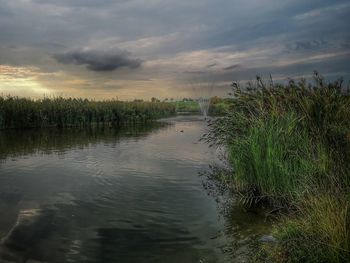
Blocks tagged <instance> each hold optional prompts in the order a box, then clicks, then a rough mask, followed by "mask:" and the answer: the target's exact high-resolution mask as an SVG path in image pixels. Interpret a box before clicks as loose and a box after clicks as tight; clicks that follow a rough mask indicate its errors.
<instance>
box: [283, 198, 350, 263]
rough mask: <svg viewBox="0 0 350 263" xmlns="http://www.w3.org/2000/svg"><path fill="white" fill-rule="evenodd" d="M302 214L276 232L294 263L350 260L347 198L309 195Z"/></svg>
mask: <svg viewBox="0 0 350 263" xmlns="http://www.w3.org/2000/svg"><path fill="white" fill-rule="evenodd" d="M301 206H302V207H301V208H300V214H299V215H298V216H297V217H296V218H294V219H292V220H290V219H286V221H285V223H284V224H282V225H281V226H280V228H279V229H278V231H277V233H276V235H277V237H278V238H279V240H280V241H281V242H280V248H282V251H284V252H283V253H285V254H286V255H285V258H289V261H290V262H321V263H322V262H324V263H326V262H338V263H342V262H344V263H345V262H349V259H350V210H349V208H350V206H349V200H348V199H347V198H346V197H344V196H343V197H340V196H334V195H331V194H321V195H319V196H309V197H307V198H306V199H305V200H304V201H303V202H302V204H301Z"/></svg>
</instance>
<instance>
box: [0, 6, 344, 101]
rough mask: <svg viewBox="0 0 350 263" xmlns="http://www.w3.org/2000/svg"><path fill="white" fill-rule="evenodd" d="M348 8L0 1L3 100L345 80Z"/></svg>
mask: <svg viewBox="0 0 350 263" xmlns="http://www.w3.org/2000/svg"><path fill="white" fill-rule="evenodd" d="M349 27H350V2H349V1H348V0H342V1H341V0H309V1H305V0H283V1H281V0H11V1H9V0H0V94H1V93H2V94H14V95H21V96H32V97H42V96H43V95H44V94H46V95H49V94H51V95H56V96H57V95H61V96H75V97H77V96H79V97H88V98H96V99H103V98H115V97H118V98H119V99H134V98H150V97H153V96H156V97H160V98H166V97H174V98H177V97H182V96H187V95H191V93H193V86H196V85H211V84H214V85H215V86H216V88H215V93H217V94H218V95H221V94H225V93H227V91H228V86H229V83H230V82H231V81H233V80H241V81H244V80H249V79H253V78H254V77H255V76H256V75H262V76H268V75H269V74H270V73H271V74H272V76H273V77H274V78H275V79H277V80H280V81H284V80H286V78H287V77H301V76H303V77H308V76H310V74H312V72H313V70H315V69H317V70H318V71H320V72H321V73H322V74H323V75H325V76H326V77H327V78H330V79H331V78H335V77H339V76H343V77H344V78H346V79H349V77H350V63H349V59H350V30H349V29H350V28H349Z"/></svg>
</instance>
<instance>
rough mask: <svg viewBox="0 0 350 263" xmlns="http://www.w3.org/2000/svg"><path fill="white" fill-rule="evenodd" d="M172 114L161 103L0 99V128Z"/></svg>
mask: <svg viewBox="0 0 350 263" xmlns="http://www.w3.org/2000/svg"><path fill="white" fill-rule="evenodd" d="M173 114H175V106H174V105H172V104H170V103H164V102H146V101H133V102H125V101H118V100H105V101H94V100H88V99H79V98H61V97H57V98H43V99H38V100H34V99H29V98H20V97H11V96H8V97H0V129H7V128H29V127H31V128H33V127H50V126H55V127H69V126H91V125H94V124H102V125H107V124H108V125H119V124H122V123H140V122H141V123H142V122H145V121H147V120H154V119H156V118H161V117H167V116H171V115H173Z"/></svg>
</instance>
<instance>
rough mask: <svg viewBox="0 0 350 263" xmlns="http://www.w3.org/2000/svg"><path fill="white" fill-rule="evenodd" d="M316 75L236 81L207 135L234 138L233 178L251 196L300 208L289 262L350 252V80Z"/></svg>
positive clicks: (230, 146) (290, 234)
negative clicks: (243, 83)
mask: <svg viewBox="0 0 350 263" xmlns="http://www.w3.org/2000/svg"><path fill="white" fill-rule="evenodd" d="M314 80H315V81H314V84H307V83H306V81H305V80H301V81H300V82H295V81H293V80H290V81H289V83H288V84H286V85H281V84H274V83H273V81H272V80H271V81H270V82H268V83H265V82H264V81H262V80H261V78H259V77H258V78H257V80H256V82H255V83H248V85H247V86H246V87H241V86H240V85H239V84H238V83H233V85H232V87H233V95H234V100H233V101H232V103H231V106H230V109H229V111H228V114H227V115H226V116H224V117H222V118H219V119H216V120H214V121H212V122H211V123H210V127H211V129H210V132H209V133H208V134H207V135H206V139H207V141H208V142H210V143H211V144H219V145H224V146H226V148H227V150H228V155H229V160H230V163H231V164H232V169H233V173H232V174H231V176H230V182H229V184H230V185H233V186H234V188H235V190H237V191H238V192H239V193H240V194H241V195H242V202H243V203H244V204H246V205H252V204H256V203H257V202H260V201H265V202H268V203H269V204H272V205H274V206H276V207H277V208H288V209H289V211H293V212H294V213H295V218H294V219H293V221H288V220H287V221H286V222H287V223H286V224H285V225H284V226H283V227H281V228H280V230H279V231H280V234H281V233H282V234H281V235H280V236H281V238H280V240H282V243H281V244H282V245H281V248H282V249H283V251H288V253H285V256H280V257H279V258H280V259H281V261H282V262H346V259H349V258H350V252H349V250H350V247H349V244H350V242H349V238H350V232H349V225H350V213H349V212H348V209H349V203H350V200H349V199H350V198H349V190H350V169H349V168H350V166H349V164H350V118H349V116H350V93H349V88H344V87H343V83H342V80H338V81H335V82H333V83H326V82H325V81H324V79H323V78H322V77H321V76H320V75H319V74H318V73H317V72H315V75H314ZM226 180H227V179H226ZM283 233H284V234H283ZM282 254H283V253H282Z"/></svg>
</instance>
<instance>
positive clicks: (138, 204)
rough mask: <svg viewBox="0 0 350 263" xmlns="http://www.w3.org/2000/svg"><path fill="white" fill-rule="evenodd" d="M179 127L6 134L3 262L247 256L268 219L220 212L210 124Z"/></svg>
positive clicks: (1, 185)
mask: <svg viewBox="0 0 350 263" xmlns="http://www.w3.org/2000/svg"><path fill="white" fill-rule="evenodd" d="M170 123H171V124H170V125H169V124H164V123H154V124H149V125H147V126H142V127H137V126H136V127H128V128H123V129H118V130H117V129H113V128H101V127H100V128H98V127H96V128H93V129H64V130H56V129H48V130H28V131H21V132H19V131H6V132H4V131H3V132H0V215H1V216H0V237H1V238H2V244H1V248H0V255H1V257H2V259H3V260H6V261H5V262H25V260H27V259H32V260H37V261H45V262H183V263H185V262H228V261H231V259H232V257H233V256H234V257H235V258H236V259H240V261H242V262H243V261H244V260H245V258H244V256H241V254H242V255H243V254H246V251H247V248H246V246H247V242H248V241H249V240H250V239H252V238H253V237H255V236H256V235H257V234H260V233H265V232H266V231H268V229H267V228H266V229H265V223H264V222H262V221H261V220H257V219H258V218H259V217H258V216H257V215H254V214H247V213H243V212H242V211H241V210H240V208H238V207H234V208H233V209H232V210H230V211H231V212H230V213H228V214H227V216H226V217H221V215H220V209H218V204H217V203H216V201H215V198H213V197H212V196H210V195H208V192H207V191H206V189H204V188H203V186H202V180H203V178H201V177H199V176H198V173H199V172H205V171H207V170H208V164H210V163H213V162H215V161H216V157H215V151H214V150H213V149H209V148H208V147H207V145H205V144H203V143H201V142H199V141H198V139H199V138H200V136H201V134H202V133H203V132H204V131H205V129H206V125H205V122H203V121H201V120H200V119H197V118H194V117H183V118H174V119H172V120H170ZM264 231H265V232H264ZM247 240H248V241H247ZM248 243H249V242H248ZM240 261H237V262H240Z"/></svg>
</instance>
